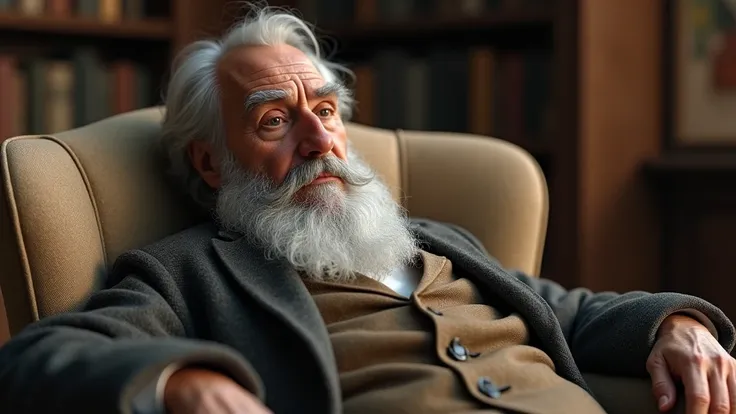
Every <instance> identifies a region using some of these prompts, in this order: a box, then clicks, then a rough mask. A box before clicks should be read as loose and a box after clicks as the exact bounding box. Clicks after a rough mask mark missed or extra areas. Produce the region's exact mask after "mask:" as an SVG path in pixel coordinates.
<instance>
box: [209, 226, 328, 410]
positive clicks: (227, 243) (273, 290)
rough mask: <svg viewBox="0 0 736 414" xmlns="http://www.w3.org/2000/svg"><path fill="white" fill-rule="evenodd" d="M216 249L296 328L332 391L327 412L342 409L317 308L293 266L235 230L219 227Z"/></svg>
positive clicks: (254, 294) (243, 282)
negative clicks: (267, 256) (277, 258)
mask: <svg viewBox="0 0 736 414" xmlns="http://www.w3.org/2000/svg"><path fill="white" fill-rule="evenodd" d="M212 244H213V247H214V250H215V252H216V253H217V255H218V256H219V257H220V259H221V260H222V262H223V263H224V265H225V267H226V268H227V269H228V271H229V272H230V273H231V274H232V275H233V276H234V277H235V279H236V280H237V281H238V283H239V284H240V286H241V287H242V288H243V289H244V290H245V292H246V293H247V294H248V296H250V297H251V298H253V299H254V300H256V301H257V302H258V303H259V304H260V305H261V306H262V307H263V308H264V309H267V310H268V311H270V312H271V313H273V314H274V315H275V316H276V317H278V318H279V319H281V320H282V321H283V322H284V323H285V324H286V325H287V326H288V327H289V328H291V330H293V331H294V332H296V333H297V334H298V335H299V336H300V337H301V338H302V339H303V340H304V342H305V344H306V345H307V346H306V347H305V349H307V350H308V351H309V352H310V353H311V354H312V355H313V356H314V357H315V358H316V359H317V360H318V361H319V364H318V365H319V366H320V367H322V368H323V369H322V371H323V372H322V377H323V378H324V379H325V381H326V388H327V389H329V390H330V392H331V394H332V395H331V396H330V399H331V405H332V407H330V409H329V411H328V412H333V413H338V412H341V410H342V407H341V405H342V404H341V399H340V392H339V390H340V383H339V378H338V374H337V372H338V371H337V363H336V362H335V357H334V354H333V351H332V344H331V342H330V338H329V334H328V332H327V328H326V327H325V324H324V322H323V320H322V316H321V315H320V313H319V309H318V308H317V305H316V304H315V303H314V301H313V300H312V299H311V296H310V294H309V292H308V291H307V288H306V287H305V286H304V283H303V282H302V280H301V278H300V277H299V275H298V274H297V272H296V271H295V270H293V269H292V268H291V267H289V266H288V265H286V264H285V263H284V262H282V261H276V260H268V259H266V257H265V254H264V252H263V251H261V250H259V249H257V248H256V247H254V246H253V244H252V243H250V242H249V241H248V239H247V238H246V237H244V236H242V235H240V234H238V233H232V232H226V231H220V232H219V233H218V238H215V239H213V240H212Z"/></svg>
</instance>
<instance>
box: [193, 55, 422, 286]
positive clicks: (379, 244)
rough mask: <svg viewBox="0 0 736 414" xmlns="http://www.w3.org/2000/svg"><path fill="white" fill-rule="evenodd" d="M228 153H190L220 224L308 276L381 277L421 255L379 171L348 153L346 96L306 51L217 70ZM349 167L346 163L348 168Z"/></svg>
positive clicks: (240, 59) (206, 148) (197, 146)
mask: <svg viewBox="0 0 736 414" xmlns="http://www.w3.org/2000/svg"><path fill="white" fill-rule="evenodd" d="M217 81H218V86H219V90H220V91H221V108H222V117H223V120H224V124H225V134H226V143H225V146H226V148H225V149H224V150H225V151H223V149H222V148H218V149H213V148H212V147H211V146H210V145H211V144H210V143H209V142H208V141H206V140H202V141H195V142H194V143H192V145H191V147H190V148H189V155H190V158H191V160H192V163H193V165H194V167H195V168H196V169H197V170H198V171H199V173H200V175H201V176H202V178H203V179H204V180H205V181H206V182H207V184H209V185H210V186H211V187H213V188H215V189H217V190H218V191H217V200H216V207H215V213H216V219H217V221H218V224H219V225H220V226H221V227H223V228H225V229H229V230H233V231H237V232H240V233H243V234H247V235H249V236H250V239H252V240H253V241H254V242H255V243H256V244H258V245H259V246H260V247H263V248H264V250H265V251H266V253H267V255H268V256H270V257H279V258H285V259H286V260H288V261H289V262H290V264H291V265H292V266H293V267H294V268H295V269H297V270H299V271H301V272H302V273H303V274H304V275H307V276H309V277H312V278H317V279H324V278H328V279H340V278H342V279H345V278H351V277H353V276H354V274H355V273H356V272H357V273H362V274H364V275H368V276H374V277H383V276H385V275H387V274H389V273H390V272H391V271H393V270H394V269H396V268H397V267H400V266H402V265H404V264H406V263H409V262H410V261H411V260H412V258H413V257H414V255H415V254H416V248H415V242H414V238H413V236H412V234H411V233H410V231H409V230H408V228H407V226H406V221H405V217H404V214H403V210H402V209H401V208H400V206H399V205H397V204H396V203H395V202H394V200H393V199H392V197H391V193H390V192H389V190H388V188H386V186H385V185H383V183H381V182H380V180H377V179H375V176H374V174H373V171H372V170H371V169H370V167H369V166H367V165H366V164H365V163H363V162H362V161H361V160H360V159H359V158H358V157H357V155H356V154H351V153H348V149H347V139H346V134H345V127H344V125H343V123H342V121H341V120H340V116H339V115H338V110H339V109H340V108H338V102H339V95H338V94H339V93H342V87H341V86H339V85H336V84H331V83H329V82H325V79H324V78H323V77H322V76H321V75H320V74H319V72H318V71H317V69H316V68H315V67H314V66H313V64H312V63H311V61H310V60H309V59H308V58H307V56H306V55H304V53H302V52H301V51H299V50H297V49H295V48H293V47H291V46H286V45H281V46H246V47H241V48H238V49H235V50H233V51H231V52H229V53H228V54H227V55H226V56H225V57H223V59H222V60H221V61H220V64H219V65H218V67H217ZM348 161H349V162H348Z"/></svg>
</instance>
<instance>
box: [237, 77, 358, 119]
mask: <svg viewBox="0 0 736 414" xmlns="http://www.w3.org/2000/svg"><path fill="white" fill-rule="evenodd" d="M349 93H350V91H349V90H348V88H346V87H345V86H344V85H342V84H341V83H337V82H327V83H326V84H324V85H322V86H320V87H319V88H317V89H315V90H314V92H313V93H312V95H313V96H314V97H316V98H324V97H327V96H330V95H335V96H337V98H338V99H341V98H343V97H345V96H347V95H348V94H349ZM289 95H291V92H290V91H287V90H283V89H265V90H262V91H256V92H253V93H251V94H250V95H248V96H247V97H246V98H245V111H246V112H250V111H252V110H253V109H255V108H257V107H258V106H260V105H263V104H265V103H268V102H273V101H280V100H282V99H286V98H287V97H289Z"/></svg>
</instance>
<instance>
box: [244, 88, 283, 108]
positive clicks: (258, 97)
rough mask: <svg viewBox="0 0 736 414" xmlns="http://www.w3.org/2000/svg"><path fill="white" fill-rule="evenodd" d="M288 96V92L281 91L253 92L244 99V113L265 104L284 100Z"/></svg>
mask: <svg viewBox="0 0 736 414" xmlns="http://www.w3.org/2000/svg"><path fill="white" fill-rule="evenodd" d="M289 95H290V92H289V91H285V90H283V89H266V90H262V91H256V92H253V93H251V94H250V95H248V96H247V97H246V98H245V112H250V111H252V110H253V109H255V108H257V107H258V106H260V105H263V104H265V103H267V102H272V101H280V100H282V99H286V98H287V97H288V96H289Z"/></svg>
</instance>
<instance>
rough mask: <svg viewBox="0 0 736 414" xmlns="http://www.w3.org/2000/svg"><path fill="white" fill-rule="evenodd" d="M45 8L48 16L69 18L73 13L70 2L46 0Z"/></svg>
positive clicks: (67, 0) (65, 0)
mask: <svg viewBox="0 0 736 414" xmlns="http://www.w3.org/2000/svg"><path fill="white" fill-rule="evenodd" d="M46 7H47V8H48V14H49V15H50V16H56V17H60V16H71V15H72V12H73V9H74V8H73V7H72V0H47V3H46Z"/></svg>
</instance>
